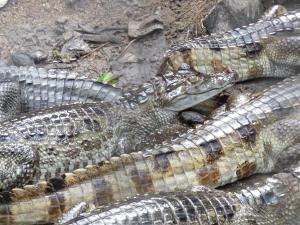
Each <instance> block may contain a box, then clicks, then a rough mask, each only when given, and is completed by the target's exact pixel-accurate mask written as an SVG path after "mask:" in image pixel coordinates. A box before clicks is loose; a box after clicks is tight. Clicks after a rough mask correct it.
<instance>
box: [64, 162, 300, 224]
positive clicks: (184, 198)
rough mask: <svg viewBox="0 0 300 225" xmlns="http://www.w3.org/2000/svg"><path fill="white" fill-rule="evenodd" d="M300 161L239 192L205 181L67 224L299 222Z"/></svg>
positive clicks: (96, 210) (142, 198)
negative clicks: (298, 165)
mask: <svg viewBox="0 0 300 225" xmlns="http://www.w3.org/2000/svg"><path fill="white" fill-rule="evenodd" d="M299 211H300V167H297V168H296V169H294V170H293V171H290V172H282V173H278V174H275V175H273V176H272V177H268V178H267V179H265V180H264V182H263V183H260V184H259V185H258V184H257V183H256V184H255V185H254V184H252V185H251V186H250V187H248V188H246V189H243V190H241V191H238V192H233V193H232V192H224V191H220V190H215V189H209V188H206V187H203V186H199V187H194V188H193V189H192V191H185V192H167V193H158V194H148V195H144V196H138V197H136V198H133V199H130V200H126V201H123V202H121V203H117V204H113V205H111V206H106V207H102V208H98V209H95V210H93V211H91V212H89V213H84V214H82V215H80V216H78V217H77V218H75V219H73V220H71V221H69V222H66V223H63V224H64V225H89V224H94V225H96V224H98V225H100V224H101V225H105V224H109V225H114V224H116V225H117V224H118V225H122V224H123V225H125V224H131V225H139V224H149V225H150V224H155V225H158V224H161V225H162V224H194V225H196V224H199V225H203V224H216V225H222V224H227V225H250V224H257V225H273V224H274V225H283V224H285V225H299V224H300V215H299Z"/></svg>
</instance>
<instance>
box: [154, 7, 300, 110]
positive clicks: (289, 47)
mask: <svg viewBox="0 0 300 225" xmlns="http://www.w3.org/2000/svg"><path fill="white" fill-rule="evenodd" d="M276 10H279V11H282V9H281V8H274V10H271V11H270V12H268V13H266V15H265V16H264V17H263V18H262V19H260V20H259V21H258V22H256V23H255V24H250V25H249V26H245V27H241V28H237V29H234V30H231V31H228V32H224V33H216V34H211V35H209V36H202V37H197V38H194V39H191V40H189V41H185V42H182V43H179V44H176V45H174V46H172V47H170V48H169V49H168V50H167V51H166V53H165V55H164V57H163V59H162V63H161V66H160V72H159V74H160V76H162V77H163V79H164V80H165V82H167V86H169V87H172V86H178V88H180V89H181V92H182V93H181V94H180V95H176V97H175V98H173V97H172V94H174V93H176V91H177V90H176V89H175V90H174V91H173V92H170V93H169V95H166V96H165V97H166V98H165V99H164V100H163V101H164V105H165V107H167V108H169V109H171V110H172V109H174V108H176V109H177V110H178V109H181V110H183V109H185V108H187V107H191V106H194V105H195V103H196V102H198V103H200V102H202V101H203V100H204V96H203V94H205V96H209V97H211V96H212V95H210V91H213V95H215V94H216V92H218V93H220V92H221V91H223V90H224V89H225V88H227V87H228V86H229V84H228V83H231V84H232V85H233V84H235V83H237V82H242V81H245V80H250V79H257V78H260V77H288V76H291V75H294V74H296V73H299V71H300V63H299V56H300V45H299V43H300V32H299V31H300V10H298V9H297V10H295V11H288V12H286V13H284V12H279V15H281V16H276ZM232 73H234V74H235V76H232ZM182 74H184V75H186V76H189V77H190V78H189V81H190V82H191V83H192V84H193V81H196V83H195V84H193V86H194V87H189V88H185V87H184V85H182V83H183V82H181V78H182V77H184V75H182ZM215 74H217V76H218V77H219V76H220V74H223V76H224V77H228V80H226V82H225V83H224V84H225V85H226V87H225V86H224V85H223V83H222V82H219V83H218V84H216V83H215V82H213V81H214V80H215V79H216V78H215ZM228 74H230V76H229V75H228ZM169 104H170V105H169Z"/></svg>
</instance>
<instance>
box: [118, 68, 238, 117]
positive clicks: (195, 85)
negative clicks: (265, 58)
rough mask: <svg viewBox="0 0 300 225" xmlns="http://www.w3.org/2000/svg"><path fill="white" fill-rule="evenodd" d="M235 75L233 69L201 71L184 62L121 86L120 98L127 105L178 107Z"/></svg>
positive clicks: (200, 97)
mask: <svg viewBox="0 0 300 225" xmlns="http://www.w3.org/2000/svg"><path fill="white" fill-rule="evenodd" d="M236 79H237V76H236V74H235V73H234V72H222V73H215V74H211V75H203V74H200V73H197V72H194V71H192V70H190V69H189V66H188V65H186V64H185V65H184V67H183V68H181V69H179V70H177V71H176V72H167V73H164V74H158V75H157V76H155V77H154V78H152V79H151V80H150V82H148V83H144V84H143V85H142V86H141V87H131V88H130V89H124V90H125V93H123V96H124V97H123V98H122V99H123V100H125V102H126V103H127V104H130V105H131V106H132V105H135V104H144V103H147V102H151V104H152V105H153V103H154V104H159V106H160V107H162V108H164V109H167V110H171V111H182V110H184V109H187V108H190V107H192V106H194V105H197V104H199V103H201V102H203V101H205V100H207V99H209V98H211V97H213V96H215V95H217V94H219V93H221V92H222V91H223V90H225V89H227V88H229V87H230V86H232V85H233V84H234V83H235V81H236ZM149 100H150V101H149Z"/></svg>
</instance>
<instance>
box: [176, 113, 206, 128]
mask: <svg viewBox="0 0 300 225" xmlns="http://www.w3.org/2000/svg"><path fill="white" fill-rule="evenodd" d="M180 118H181V119H182V120H183V121H184V122H185V123H188V124H190V125H195V124H202V123H204V121H205V120H206V117H205V116H204V115H202V114H200V113H198V112H194V111H184V112H182V113H180Z"/></svg>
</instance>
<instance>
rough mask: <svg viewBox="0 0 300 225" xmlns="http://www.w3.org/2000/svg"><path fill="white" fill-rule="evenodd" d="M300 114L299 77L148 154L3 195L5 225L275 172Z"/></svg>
mask: <svg viewBox="0 0 300 225" xmlns="http://www.w3.org/2000/svg"><path fill="white" fill-rule="evenodd" d="M299 110H300V77H299V76H295V77H292V78H287V79H285V80H284V81H283V82H281V83H280V84H278V85H277V86H274V87H271V88H270V89H269V90H267V91H265V92H264V93H262V94H261V95H260V96H258V97H257V98H255V99H253V100H251V101H250V102H249V103H246V104H243V105H242V106H240V107H238V108H237V109H232V110H231V111H228V112H224V113H223V114H220V115H218V116H216V117H215V118H214V119H213V120H209V121H207V122H205V123H204V124H203V125H199V126H197V127H195V128H194V129H191V130H189V131H188V132H186V133H185V134H183V135H181V136H180V137H178V138H176V139H172V140H170V141H169V142H167V143H163V144H161V145H157V146H155V147H154V148H152V149H148V150H147V151H145V152H141V151H139V152H133V153H130V154H123V155H121V156H119V157H112V158H110V159H109V160H107V161H104V162H100V163H98V164H96V165H93V166H87V167H86V168H81V169H77V170H75V171H73V172H69V173H65V174H64V175H63V176H60V177H55V178H51V179H49V180H48V181H39V182H38V183H36V184H33V185H25V186H24V187H23V188H13V189H12V190H10V191H3V192H1V198H0V202H1V204H0V209H1V210H0V224H30V223H47V222H55V221H57V219H58V218H59V217H61V216H62V214H63V213H65V212H67V211H69V210H71V209H72V208H73V207H74V206H75V205H76V204H78V203H80V202H86V203H87V204H95V205H96V206H104V205H107V204H108V203H111V202H114V201H117V200H122V199H125V198H128V197H132V196H135V195H136V194H144V193H158V192H169V191H182V190H187V189H189V188H191V187H193V186H198V185H205V186H208V187H211V188H214V187H218V186H222V185H225V184H227V183H231V182H234V181H236V180H238V179H241V178H244V177H248V176H250V175H252V174H255V173H265V172H270V171H272V169H273V168H274V165H275V164H276V162H277V161H278V157H279V155H280V153H282V152H283V151H284V150H285V149H286V148H288V147H290V146H294V145H296V144H298V143H299V142H300V137H299V134H300V130H299V129H300V124H299V121H300V120H299V116H300V111H299ZM283 155H284V154H283ZM29 205H30V207H28V206H29Z"/></svg>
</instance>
